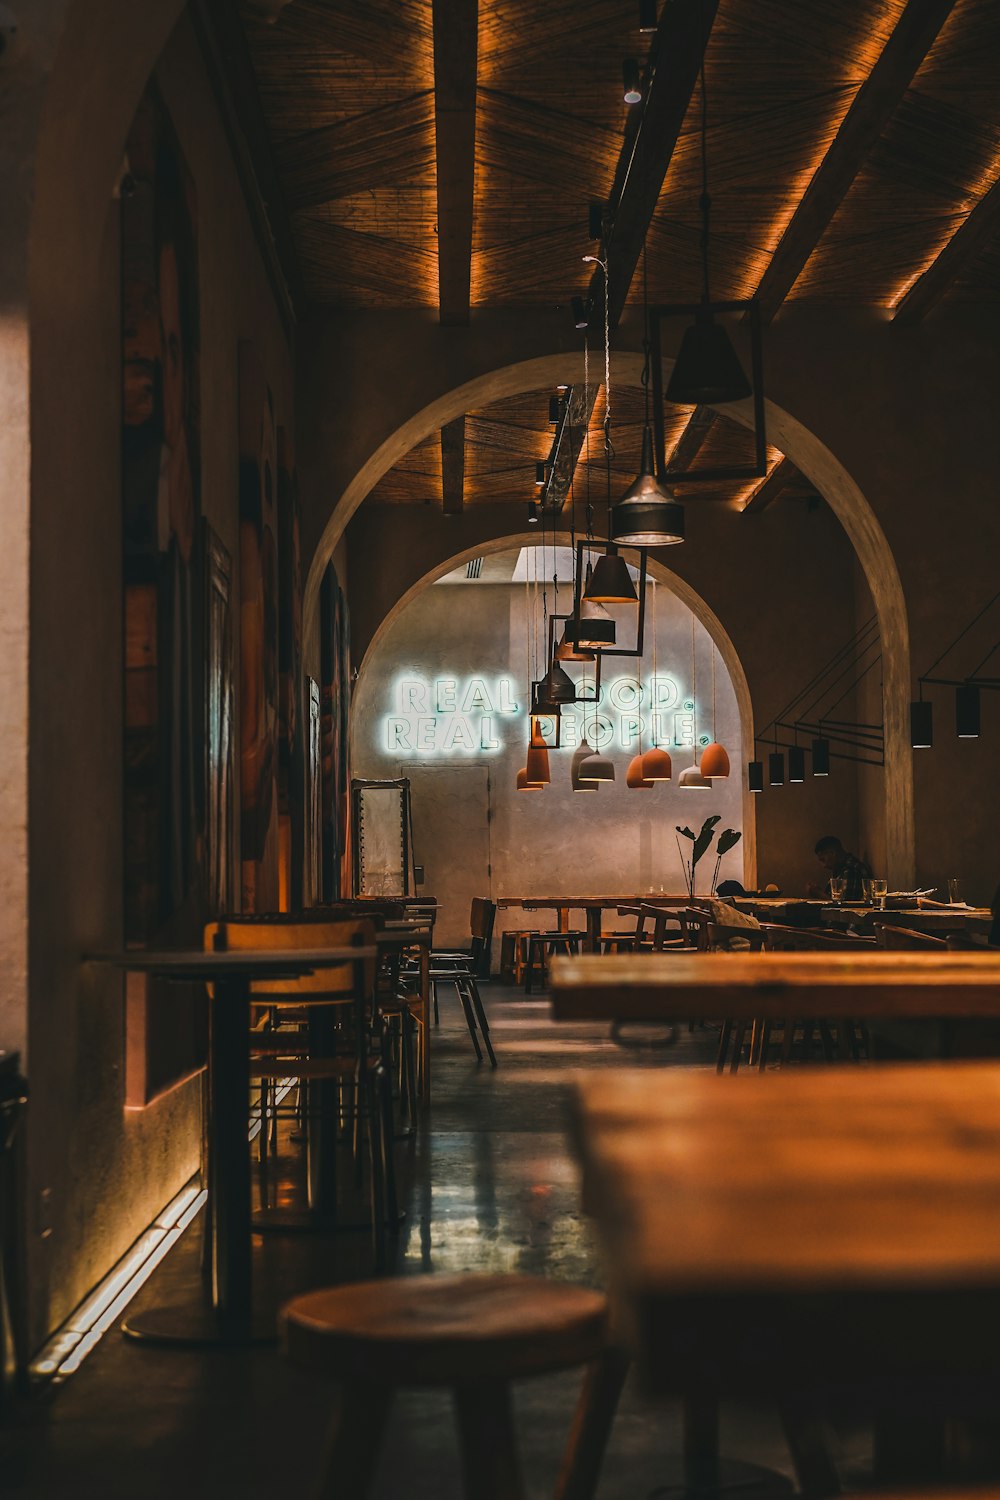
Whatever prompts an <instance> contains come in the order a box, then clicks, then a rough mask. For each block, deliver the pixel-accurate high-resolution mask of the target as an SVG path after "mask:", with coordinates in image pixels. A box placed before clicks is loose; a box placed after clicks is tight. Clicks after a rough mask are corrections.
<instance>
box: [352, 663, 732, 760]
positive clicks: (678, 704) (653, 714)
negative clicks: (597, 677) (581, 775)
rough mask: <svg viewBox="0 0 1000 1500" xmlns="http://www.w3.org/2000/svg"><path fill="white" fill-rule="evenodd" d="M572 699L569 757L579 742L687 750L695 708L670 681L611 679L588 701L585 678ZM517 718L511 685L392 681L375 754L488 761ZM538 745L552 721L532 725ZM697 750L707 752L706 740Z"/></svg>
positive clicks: (564, 736) (589, 685)
mask: <svg viewBox="0 0 1000 1500" xmlns="http://www.w3.org/2000/svg"><path fill="white" fill-rule="evenodd" d="M578 691H579V692H581V693H583V694H585V695H587V699H586V701H581V702H577V703H572V704H567V706H566V707H565V708H564V709H563V711H562V716H561V729H562V732H561V743H562V745H563V747H564V748H565V749H570V750H571V749H573V748H574V747H575V746H576V745H578V744H579V743H580V741H581V740H582V739H583V737H584V735H586V738H587V739H588V741H589V742H590V744H591V745H593V746H594V747H595V748H596V749H605V748H606V747H608V746H618V747H620V748H621V749H623V750H632V751H634V750H635V749H637V748H638V746H639V743H640V741H641V742H642V743H643V744H644V745H651V744H652V743H653V741H654V740H655V741H656V743H657V744H659V745H662V746H664V747H665V748H670V749H683V748H684V747H685V746H688V747H691V746H693V745H694V743H695V735H694V726H695V704H694V700H693V699H692V698H690V697H683V696H682V691H681V688H680V686H679V684H678V682H677V680H676V678H674V677H671V676H669V675H668V674H665V673H658V674H657V676H656V677H655V678H653V677H650V678H648V679H647V680H646V681H645V682H643V681H641V680H640V679H639V678H637V677H618V678H615V679H614V680H612V681H611V682H607V683H602V685H601V691H600V693H599V694H597V695H595V694H594V680H593V678H586V677H583V678H581V679H580V681H579V684H578ZM524 716H525V709H524V707H522V704H521V702H520V701H519V697H518V693H517V689H516V685H515V682H514V679H513V678H512V677H497V678H485V677H465V678H459V677H435V678H427V677H417V676H412V677H400V678H398V679H397V681H396V683H395V685H394V687H393V694H392V712H391V713H389V714H387V715H386V716H385V718H384V719H382V720H381V721H380V741H381V749H382V750H383V751H384V752H385V753H387V754H389V755H398V754H401V753H404V752H405V753H406V754H408V755H419V756H435V755H436V756H461V755H484V754H486V755H495V754H497V752H499V751H501V750H503V748H504V733H503V730H504V728H505V727H509V726H513V725H514V724H515V723H516V722H517V721H518V720H520V719H523V718H524ZM539 727H540V728H541V731H542V735H543V737H544V738H545V739H546V740H547V741H548V742H549V743H552V742H553V741H554V739H555V731H556V725H555V720H554V719H550V718H543V719H540V720H539ZM698 743H699V744H702V745H707V744H708V736H707V735H701V734H700V735H699V736H698Z"/></svg>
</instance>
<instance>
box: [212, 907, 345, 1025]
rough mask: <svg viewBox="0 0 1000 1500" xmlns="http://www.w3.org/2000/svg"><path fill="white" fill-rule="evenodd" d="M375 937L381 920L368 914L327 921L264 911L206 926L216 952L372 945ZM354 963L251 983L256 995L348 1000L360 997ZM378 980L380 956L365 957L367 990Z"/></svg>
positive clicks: (304, 999) (221, 919)
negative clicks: (269, 914)
mask: <svg viewBox="0 0 1000 1500" xmlns="http://www.w3.org/2000/svg"><path fill="white" fill-rule="evenodd" d="M374 941H375V924H374V922H372V921H371V920H370V919H369V918H366V917H349V918H343V919H340V920H338V921H327V922H321V921H316V920H313V919H312V918H311V917H309V918H307V919H306V920H301V921H300V920H297V919H292V920H289V919H288V918H287V917H285V916H283V915H278V914H276V915H275V917H274V918H273V920H270V921H268V920H265V919H262V918H260V917H249V918H244V917H222V918H220V920H219V921H218V922H209V923H208V925H207V926H206V928H205V948H206V949H208V950H211V951H214V952H216V953H252V952H265V951H268V950H272V951H273V950H275V949H282V948H299V949H319V948H352V947H368V946H370V945H371V944H373V943H374ZM354 967H355V966H354V964H353V963H350V962H347V963H343V964H338V965H337V967H336V968H331V969H316V970H314V971H313V973H311V974H303V975H301V976H300V977H299V978H297V979H261V980H254V981H253V983H252V984H251V986H250V994H251V996H252V997H253V998H255V999H256V998H259V997H270V998H277V997H283V998H286V999H290V1000H299V1001H302V1002H305V1001H308V1000H310V999H316V1000H319V999H323V1000H326V1001H342V1002H344V1003H346V1002H348V1001H350V1000H353V999H355V998H359V997H357V996H356V991H355V975H354ZM374 982H375V960H374V959H366V960H365V962H364V987H365V995H366V996H367V995H370V994H371V992H372V988H373V985H374Z"/></svg>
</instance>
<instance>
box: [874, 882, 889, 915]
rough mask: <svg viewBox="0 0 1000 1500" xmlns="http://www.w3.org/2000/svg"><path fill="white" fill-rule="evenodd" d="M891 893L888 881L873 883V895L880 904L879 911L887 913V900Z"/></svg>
mask: <svg viewBox="0 0 1000 1500" xmlns="http://www.w3.org/2000/svg"><path fill="white" fill-rule="evenodd" d="M888 893H889V882H888V881H887V880H873V881H872V895H873V897H874V898H875V900H876V901H877V902H878V906H879V911H885V898H886V896H887V895H888Z"/></svg>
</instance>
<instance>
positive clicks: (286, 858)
mask: <svg viewBox="0 0 1000 1500" xmlns="http://www.w3.org/2000/svg"><path fill="white" fill-rule="evenodd" d="M300 534H301V525H300V510H299V492H298V483H297V480H296V475H295V455H294V452H293V450H292V444H291V439H290V437H289V435H288V432H287V430H286V429H285V428H284V427H279V428H278V815H279V827H280V834H281V838H280V844H281V892H280V895H281V910H282V911H299V910H301V908H302V906H303V904H304V903H303V875H304V860H305V822H304V817H305V779H306V778H305V736H304V733H303V728H304V725H303V719H304V714H303V703H302V547H301V540H300Z"/></svg>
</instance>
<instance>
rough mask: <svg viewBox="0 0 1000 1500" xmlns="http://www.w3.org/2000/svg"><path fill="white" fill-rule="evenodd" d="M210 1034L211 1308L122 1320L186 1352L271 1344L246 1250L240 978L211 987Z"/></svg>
mask: <svg viewBox="0 0 1000 1500" xmlns="http://www.w3.org/2000/svg"><path fill="white" fill-rule="evenodd" d="M214 983H215V995H214V998H213V999H212V1001H211V1004H210V1009H209V1034H208V1128H207V1137H208V1189H209V1199H208V1203H207V1205H206V1210H205V1211H206V1213H207V1215H208V1220H209V1245H210V1265H211V1289H212V1300H211V1305H210V1306H206V1304H205V1302H204V1301H203V1300H202V1299H200V1298H199V1299H198V1300H197V1301H195V1302H194V1303H192V1304H190V1305H189V1304H178V1305H171V1306H166V1307H154V1308H150V1309H149V1310H148V1311H146V1312H140V1313H137V1314H136V1315H135V1316H134V1317H130V1318H128V1319H127V1320H126V1321H125V1323H124V1324H123V1325H122V1331H123V1332H124V1333H126V1334H127V1335H128V1336H129V1337H130V1338H135V1339H140V1340H144V1341H146V1342H149V1343H156V1344H179V1345H182V1346H184V1347H187V1348H192V1347H198V1346H200V1345H204V1344H249V1343H262V1342H269V1341H271V1340H274V1339H275V1338H276V1337H277V1331H276V1328H275V1320H274V1316H273V1315H271V1316H269V1317H267V1318H265V1319H263V1320H261V1321H260V1322H259V1323H258V1324H257V1325H256V1326H255V1324H254V1319H253V1297H252V1291H253V1288H252V1275H251V1243H250V1149H249V1145H248V1141H247V1135H248V1129H247V1120H248V1115H249V1098H250V1067H249V1035H250V999H249V990H248V985H247V981H246V980H245V979H243V978H237V977H235V976H234V977H229V978H221V977H220V978H219V979H217V980H215V981H214Z"/></svg>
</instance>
